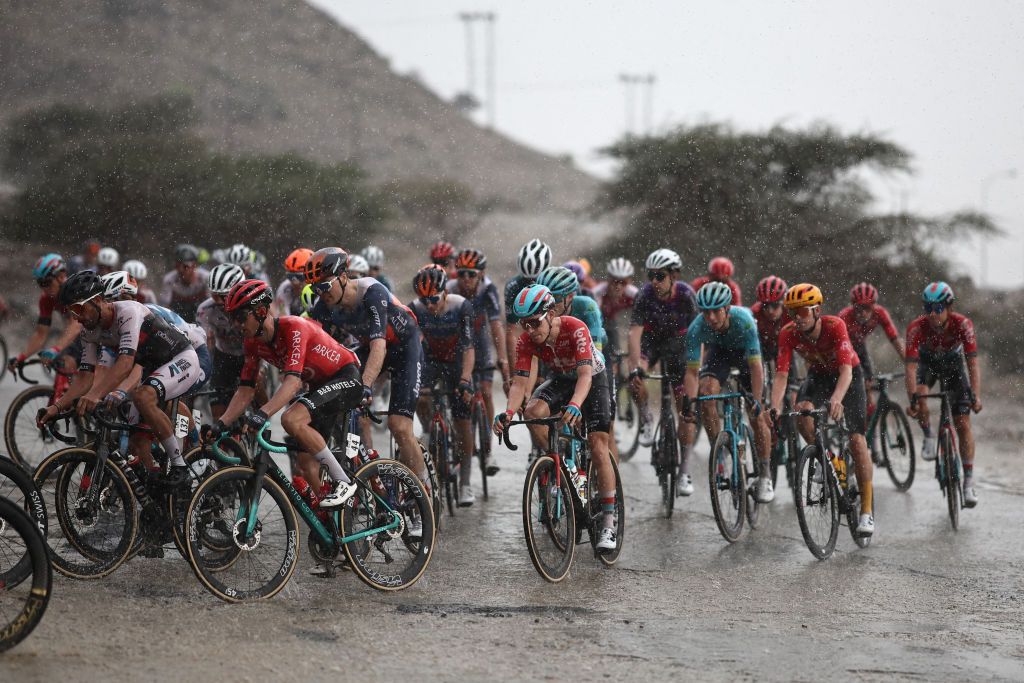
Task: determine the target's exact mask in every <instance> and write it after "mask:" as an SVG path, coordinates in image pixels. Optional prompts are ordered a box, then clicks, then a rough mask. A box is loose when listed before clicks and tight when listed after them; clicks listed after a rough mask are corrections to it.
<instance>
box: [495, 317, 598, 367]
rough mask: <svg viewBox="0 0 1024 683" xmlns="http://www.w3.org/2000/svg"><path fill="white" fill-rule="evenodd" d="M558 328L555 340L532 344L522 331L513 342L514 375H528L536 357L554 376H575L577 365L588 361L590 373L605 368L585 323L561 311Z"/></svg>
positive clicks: (527, 335) (586, 363)
mask: <svg viewBox="0 0 1024 683" xmlns="http://www.w3.org/2000/svg"><path fill="white" fill-rule="evenodd" d="M559 320H561V329H559V331H558V337H557V338H556V339H555V340H554V342H553V343H552V342H548V343H546V344H535V343H534V342H533V341H532V340H531V339H530V335H529V334H527V333H526V332H523V333H522V334H521V335H520V336H519V340H518V341H517V342H516V367H515V371H516V374H517V375H521V376H529V374H530V367H531V365H532V359H533V358H534V357H536V358H538V359H539V360H540V361H541V362H542V363H544V364H545V365H546V366H547V367H548V368H549V369H550V370H551V372H552V374H554V375H556V376H563V377H565V376H568V377H575V376H576V368H578V367H579V366H581V365H590V366H592V367H593V368H594V373H593V374H595V375H596V374H598V373H600V372H603V371H604V357H603V356H602V355H601V352H600V351H598V350H597V348H596V347H595V346H594V341H593V339H591V337H590V332H589V331H588V330H587V326H586V324H585V323H584V322H583V321H582V320H578V319H576V318H573V317H572V316H567V315H563V316H562V317H561V318H559Z"/></svg>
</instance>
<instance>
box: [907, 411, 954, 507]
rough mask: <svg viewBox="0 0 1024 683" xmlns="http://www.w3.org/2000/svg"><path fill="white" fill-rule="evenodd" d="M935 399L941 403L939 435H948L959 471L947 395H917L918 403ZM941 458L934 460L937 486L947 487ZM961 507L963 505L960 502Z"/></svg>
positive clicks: (944, 468)
mask: <svg viewBox="0 0 1024 683" xmlns="http://www.w3.org/2000/svg"><path fill="white" fill-rule="evenodd" d="M928 398H937V399H939V400H940V401H941V407H940V408H939V435H940V436H941V435H942V434H943V433H946V434H949V438H950V440H951V441H952V443H953V452H954V453H955V454H956V467H957V469H958V470H959V468H960V467H961V464H960V462H961V459H960V443H959V441H958V440H957V434H956V429H955V428H954V426H953V409H952V408H951V407H950V401H949V394H948V393H947V392H944V391H941V392H938V393H934V394H923V395H922V394H919V395H918V401H920V400H921V399H928ZM943 460H944V459H943V458H940V457H936V458H935V466H936V476H937V477H938V479H939V485H940V486H942V487H943V490H945V487H948V486H949V485H950V479H949V472H947V471H946V463H945V462H943ZM961 507H963V503H962V502H961Z"/></svg>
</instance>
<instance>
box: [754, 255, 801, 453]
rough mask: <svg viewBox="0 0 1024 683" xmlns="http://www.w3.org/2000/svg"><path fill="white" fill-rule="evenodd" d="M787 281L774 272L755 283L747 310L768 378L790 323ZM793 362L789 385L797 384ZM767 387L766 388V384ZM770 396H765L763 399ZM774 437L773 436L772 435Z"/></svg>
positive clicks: (772, 373) (770, 377) (772, 371)
mask: <svg viewBox="0 0 1024 683" xmlns="http://www.w3.org/2000/svg"><path fill="white" fill-rule="evenodd" d="M786 289H787V285H786V281H785V280H783V279H782V278H781V277H778V276H776V275H769V276H767V277H765V278H762V279H761V281H760V282H758V283H757V290H756V292H755V296H756V297H757V301H755V302H754V305H753V306H751V307H750V312H751V313H752V314H753V316H754V320H756V321H757V334H758V337H759V338H760V342H761V362H762V363H763V364H764V366H765V374H766V376H767V378H768V379H769V380H771V379H773V375H774V374H775V359H776V358H777V357H778V355H779V333H780V332H782V328H783V327H785V326H786V324H787V323H790V322H792V318H790V317H789V313H788V312H787V311H786V309H785V307H784V306H783V305H782V299H783V297H785V296H786ZM796 381H797V370H796V363H793V364H792V365H790V367H789V384H790V385H793V384H796ZM766 388H767V387H766ZM792 398H795V395H793V396H792ZM769 399H770V397H767V396H766V400H769ZM773 438H774V437H773Z"/></svg>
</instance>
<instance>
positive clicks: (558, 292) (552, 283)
mask: <svg viewBox="0 0 1024 683" xmlns="http://www.w3.org/2000/svg"><path fill="white" fill-rule="evenodd" d="M537 284H538V285H544V286H545V287H547V288H548V289H550V290H551V296H553V297H555V300H556V301H560V300H562V299H564V298H565V297H567V296H569V295H570V294H575V293H576V292H578V291H580V281H579V278H577V277H576V273H574V272H572V271H571V270H569V269H568V268H566V267H564V266H551V267H550V268H545V269H544V270H542V271H541V272H540V275H538V276H537Z"/></svg>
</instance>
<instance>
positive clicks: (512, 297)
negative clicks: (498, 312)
mask: <svg viewBox="0 0 1024 683" xmlns="http://www.w3.org/2000/svg"><path fill="white" fill-rule="evenodd" d="M533 282H534V280H533V278H529V277H523V276H522V275H516V276H515V277H513V278H512V279H511V280H509V281H508V282H506V283H505V322H507V323H509V324H510V325H514V324H516V323H517V322H519V318H518V317H516V314H515V313H513V312H512V306H513V304H515V302H516V295H517V294H519V292H521V291H523V288H524V287H529V286H530V285H532V284H533Z"/></svg>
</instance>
